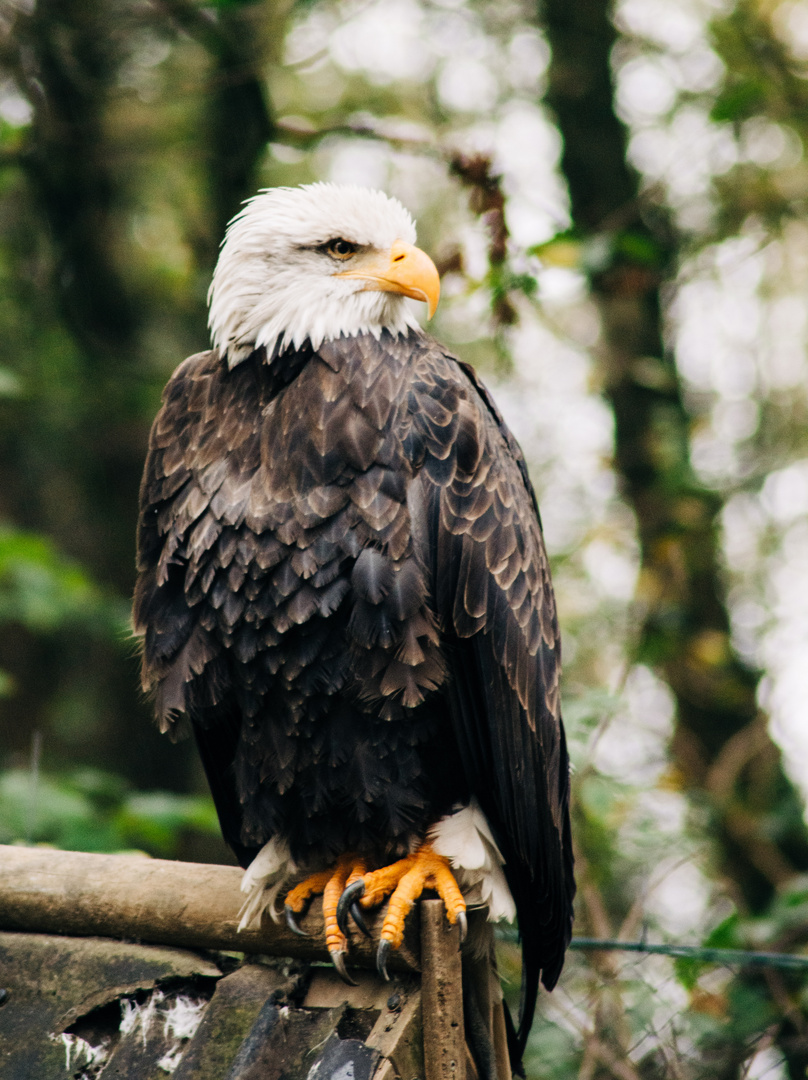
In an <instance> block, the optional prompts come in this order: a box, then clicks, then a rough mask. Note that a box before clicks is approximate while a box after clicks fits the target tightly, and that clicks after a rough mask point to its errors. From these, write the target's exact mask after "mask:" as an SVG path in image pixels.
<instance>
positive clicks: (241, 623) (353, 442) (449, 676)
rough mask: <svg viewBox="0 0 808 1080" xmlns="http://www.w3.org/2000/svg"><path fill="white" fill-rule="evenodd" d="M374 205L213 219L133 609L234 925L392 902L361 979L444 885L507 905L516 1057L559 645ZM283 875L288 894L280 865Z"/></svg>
mask: <svg viewBox="0 0 808 1080" xmlns="http://www.w3.org/2000/svg"><path fill="white" fill-rule="evenodd" d="M414 244H415V227H414V224H413V221H412V218H411V217H410V215H409V214H408V213H407V211H406V210H405V209H404V207H403V206H402V205H401V204H400V203H399V202H398V201H396V200H395V199H392V198H388V197H387V196H386V195H384V194H382V193H381V192H378V191H370V190H366V189H363V188H357V187H342V186H336V185H332V184H313V185H309V186H305V187H300V188H294V189H290V188H279V189H271V190H267V191H263V192H261V193H259V194H258V195H257V196H256V197H255V198H253V199H252V200H251V201H249V202H248V203H247V204H246V205H245V207H244V209H243V210H242V211H241V213H240V214H239V215H238V216H237V217H236V218H235V219H234V220H233V222H232V223H231V224H230V227H229V229H228V232H227V235H226V238H225V241H224V244H223V246H222V250H221V255H220V258H219V261H218V265H217V267H216V270H215V273H214V276H213V281H212V284H211V288H210V296H209V301H210V326H211V331H212V340H213V348H212V350H210V351H208V352H202V353H199V354H197V355H195V356H191V357H190V358H189V359H187V360H186V361H185V362H184V363H183V364H181V365H180V366H179V367H178V368H177V370H176V371H175V373H174V375H173V376H172V378H171V380H170V381H169V383H168V386H167V388H166V390H165V393H164V396H163V405H162V408H161V410H160V412H159V414H158V416H157V418H156V420H155V422H154V426H153V428H152V432H151V437H150V443H149V452H148V459H147V461H146V467H145V474H144V477H143V483H142V488H141V498H140V524H139V533H138V575H139V576H138V581H137V587H136V592H135V601H134V621H135V626H136V629H137V632H138V633H139V634H140V635H142V641H143V662H142V681H143V686H144V688H145V689H146V690H147V691H148V692H149V693H150V694H152V695H153V697H154V701H155V705H156V714H157V719H158V721H159V724H160V726H161V728H162V730H164V731H170V732H174V733H175V734H176V733H177V732H178V731H180V730H181V729H182V728H183V727H185V728H188V727H189V726H190V728H191V730H192V731H193V734H194V736H195V738H196V742H197V744H198V747H199V751H200V754H201V757H202V761H203V763H204V767H205V770H206V773H207V777H208V780H209V783H210V787H211V790H212V793H213V798H214V800H215V803H216V807H217V810H218V814H219V820H220V822H221V827H222V832H223V834H224V837H225V840H226V841H227V843H228V844H229V845H230V847H231V848H232V850H233V851H234V853H235V855H236V856H237V858H238V860H239V862H240V863H241V865H242V866H243V867H245V868H247V869H246V873H245V882H244V889H245V891H246V893H247V900H246V903H245V909H244V921H250V920H254V919H258V918H260V916H261V913H262V911H263V910H264V909H265V908H267V907H269V908H271V909H273V910H274V908H275V901H276V898H277V896H278V894H279V892H281V891H282V890H283V895H284V900H285V908H286V913H287V917H288V918H289V920H290V925H292V926H293V927H296V925H297V924H296V921H295V916H296V915H297V914H298V913H300V912H301V911H302V910H303V908H304V906H305V904H306V903H307V902H308V900H309V899H310V897H311V896H312V895H315V894H317V893H324V917H325V922H326V937H327V943H328V946H329V949H330V951H331V954H332V957H333V959H334V962H335V964H336V965H337V967H338V969H339V970H340V971H341V972H342V973H343V974H345V975H347V972H346V969H345V957H346V952H347V949H348V940H347V936H346V930H347V919H348V917H349V916H350V915H353V917H354V918H356V919H357V921H359V922H361V917H362V916H361V913H362V909H363V908H368V907H370V906H372V905H373V904H378V903H381V902H382V901H383V900H384V899H385V898H386V897H388V896H389V897H390V902H389V905H388V913H387V916H386V919H385V921H384V927H383V930H382V935H381V941H380V944H379V952H378V958H379V967H380V970H381V971H382V973H383V974H385V975H386V959H387V955H388V953H389V950H390V949H391V948H396V947H397V946H398V945H399V944H400V941H401V935H402V929H403V922H404V918H405V916H406V913H407V911H408V910H409V907H410V906H411V905H412V903H413V901H414V900H415V899H416V898H417V897H418V895H420V893H421V891H422V890H423V889H424V888H432V889H435V890H436V891H437V892H438V894H439V895H440V897H441V898H442V899H443V901H444V903H445V905H446V911H447V917H448V919H449V920H450V921H451V922H460V923H461V927H462V926H464V925H465V910H466V906H467V904H470V903H478V904H485V905H487V906H488V909H489V915H490V917H491V918H494V919H500V918H513V916H514V914H515V915H516V916H517V917H518V923H519V933H520V937H521V941H522V953H523V992H522V1002H521V1009H520V1017H519V1031H518V1036H517V1037H516V1038H515V1039H514V1056H515V1058H516V1057H518V1056H519V1054H521V1051H522V1050H523V1049H524V1045H525V1040H526V1038H527V1034H528V1031H529V1027H530V1022H531V1018H532V1014H533V1010H534V1007H535V1002H536V995H537V990H538V982H539V979H540V978H541V980H542V982H543V983H544V985H545V986H546V987H547V988H548V989H551V988H552V987H553V985H554V984H555V982H556V980H557V979H558V976H559V972H560V970H561V966H562V963H563V958H564V952H565V949H566V947H567V944H568V943H569V938H570V931H571V920H572V898H573V894H574V883H573V874H572V854H571V843H570V832H569V813H568V801H569V775H568V759H567V751H566V746H565V741H564V731H563V728H562V724H561V715H560V708H559V693H558V681H559V632H558V624H557V619H556V609H555V602H554V598H553V590H552V586H551V582H550V573H549V569H548V564H547V556H546V553H545V549H544V543H543V540H542V533H541V526H540V522H539V515H538V508H537V505H536V498H535V495H534V492H533V488H532V486H531V483H530V480H529V478H528V474H527V469H526V466H525V462H524V459H523V457H522V454H521V452H520V450H519V447H518V445H517V444H516V442H515V440H514V438H513V436H512V435H511V433H510V431H509V430H508V428H507V427H506V425H505V423H504V422H503V420H502V417H501V416H500V414H499V412H498V410H497V407H496V405H495V404H494V402H493V400H492V398H491V396H490V394H489V393H488V391H487V390H486V389H485V387H484V386H483V385H482V383H481V382H480V380H479V379H478V378H477V375H476V374H475V372H474V370H473V369H472V368H471V367H470V366H469V365H468V364H464V363H462V362H460V361H459V360H457V359H456V358H455V357H453V356H452V355H451V354H450V353H448V352H447V351H446V350H445V349H444V348H443V347H442V346H441V345H439V344H438V343H437V342H436V341H435V340H434V339H433V338H431V337H429V336H428V335H427V334H425V333H424V332H423V331H422V330H421V329H420V328H419V326H418V322H417V320H416V318H415V316H414V314H413V311H412V306H411V305H409V304H408V303H407V302H406V298H408V297H411V298H415V299H416V300H420V301H423V302H425V303H426V304H427V305H428V307H429V315H430V316H431V315H432V313H433V311H434V309H435V307H436V305H437V302H438V296H439V288H440V285H439V278H438V272H437V270H436V269H435V266H434V264H433V263H432V261H431V260H430V259H429V257H428V256H427V255H426V254H424V253H423V252H422V251H421V250H419V249H418V248H417V247H415V246H414ZM300 876H303V878H304V880H303V881H302V882H300V883H299V884H298V885H296V886H295V887H294V888H292V889H291V890H288V891H287V885H288V883H289V882H290V880H291V879H293V878H295V877H300Z"/></svg>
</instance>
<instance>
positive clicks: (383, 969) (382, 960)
mask: <svg viewBox="0 0 808 1080" xmlns="http://www.w3.org/2000/svg"><path fill="white" fill-rule="evenodd" d="M390 948H391V945H390V942H389V941H388V940H387V938H382V939H381V941H380V942H379V948H378V949H377V950H376V970H377V971H378V973H379V974H380V975H381V977H382V978H383V979H384V981H385V982H390V976H389V975H388V974H387V957H388V956H389V955H390Z"/></svg>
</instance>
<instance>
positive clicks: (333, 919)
mask: <svg viewBox="0 0 808 1080" xmlns="http://www.w3.org/2000/svg"><path fill="white" fill-rule="evenodd" d="M365 869H366V865H365V863H364V861H363V860H362V859H360V858H359V857H358V856H357V855H343V856H342V857H341V858H340V859H338V860H337V864H336V866H335V867H334V868H333V869H332V870H321V871H320V872H319V873H316V874H311V875H310V876H309V877H307V878H306V879H305V881H301V882H300V884H299V885H295V887H294V888H293V889H291V890H290V891H289V892H288V893H287V895H286V899H285V901H284V907H285V909H286V916H287V922H288V923H289V926H290V927H291V928H292V929H293V930H295V932H296V933H302V931H301V930H300V928H299V927H298V926H297V923H296V921H295V920H294V918H291V919H290V913H293V914H294V915H299V914H300V913H301V912H302V911H303V909H304V908H305V907H306V904H307V903H308V902H309V900H311V898H312V897H313V896H318V895H320V894H322V897H323V922H324V923H325V943H326V946H327V948H328V951H329V953H330V954H331V960H332V962H333V964H334V967H335V968H336V969H337V971H338V972H339V973H340V975H341V976H342V977H343V979H345V980H346V982H351V981H352V980H351V979H350V978H349V977H348V973H347V971H346V970H345V954H346V952H347V951H348V939H347V938H346V936H345V934H343V932H342V930H340V928H339V926H338V925H337V904H338V903H339V898H340V897H341V896H342V894H343V892H344V891H345V889H346V888H347V886H348V885H351V884H352V883H353V882H354V881H357V880H359V879H360V878H361V877H362V876H363V875H364V873H365Z"/></svg>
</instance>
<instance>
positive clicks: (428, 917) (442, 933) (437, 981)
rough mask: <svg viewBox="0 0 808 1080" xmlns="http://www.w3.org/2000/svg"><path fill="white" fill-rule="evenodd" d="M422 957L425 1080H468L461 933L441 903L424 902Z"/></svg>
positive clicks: (422, 902)
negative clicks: (449, 919)
mask: <svg viewBox="0 0 808 1080" xmlns="http://www.w3.org/2000/svg"><path fill="white" fill-rule="evenodd" d="M421 955H422V958H423V963H422V975H421V1008H422V1010H423V1024H424V1065H425V1071H426V1080H466V1053H467V1052H466V1035H465V1030H464V1026H463V992H462V972H461V966H460V930H459V927H458V926H450V925H449V923H448V922H447V921H446V914H445V911H444V907H443V901H442V900H422V901H421Z"/></svg>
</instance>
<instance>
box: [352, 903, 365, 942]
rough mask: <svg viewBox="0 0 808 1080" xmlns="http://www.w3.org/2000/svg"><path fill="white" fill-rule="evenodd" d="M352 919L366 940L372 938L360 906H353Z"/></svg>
mask: <svg viewBox="0 0 808 1080" xmlns="http://www.w3.org/2000/svg"><path fill="white" fill-rule="evenodd" d="M351 918H352V919H353V921H354V922H355V923H356V925H357V926H358V927H359V929H360V930H361V931H362V933H363V934H364V935H365V937H366V938H369V937H370V930H368V925H367V923H366V922H365V916H364V915H363V914H362V909H361V907H360V906H359V904H351Z"/></svg>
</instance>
